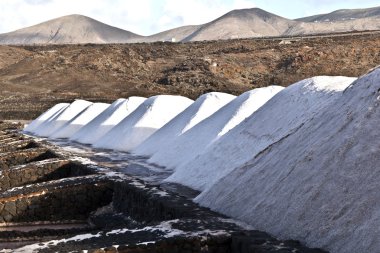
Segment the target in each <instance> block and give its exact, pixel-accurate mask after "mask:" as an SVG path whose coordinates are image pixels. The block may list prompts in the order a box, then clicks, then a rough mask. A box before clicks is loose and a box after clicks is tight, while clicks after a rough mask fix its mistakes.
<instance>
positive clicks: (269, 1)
mask: <svg viewBox="0 0 380 253" xmlns="http://www.w3.org/2000/svg"><path fill="white" fill-rule="evenodd" d="M374 6H380V2H379V0H376V1H374V0H361V1H357V0H336V1H333V0H137V1H135V0H0V33H3V32H9V31H13V30H16V29H19V28H22V27H25V26H30V25H34V24H36V23H40V22H43V21H46V20H49V19H53V18H56V17H60V16H64V15H69V14H82V15H86V16H89V17H92V18H95V19H97V20H99V21H102V22H104V23H107V24H110V25H113V26H117V27H120V28H122V29H126V30H129V31H132V32H135V33H138V34H141V35H150V34H153V33H157V32H160V31H163V30H167V29H170V28H174V27H178V26H182V25H191V24H202V23H206V22H208V21H211V20H213V19H215V18H217V17H219V16H221V15H223V14H225V13H227V12H228V11H230V10H233V9H242V8H253V7H258V8H262V9H264V10H267V11H269V12H272V13H275V14H277V15H280V16H283V17H286V18H290V19H294V18H298V17H303V16H309V15H314V14H320V13H327V12H330V11H333V10H337V9H343V8H345V9H350V8H368V7H374Z"/></svg>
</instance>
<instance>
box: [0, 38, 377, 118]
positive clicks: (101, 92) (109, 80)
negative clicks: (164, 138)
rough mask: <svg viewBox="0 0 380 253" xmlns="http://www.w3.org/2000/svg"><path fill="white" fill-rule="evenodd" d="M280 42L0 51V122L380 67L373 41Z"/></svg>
mask: <svg viewBox="0 0 380 253" xmlns="http://www.w3.org/2000/svg"><path fill="white" fill-rule="evenodd" d="M285 41H286V43H283V42H284V40H283V39H274V40H260V39H246V40H230V41H215V42H196V43H185V44H178V43H152V44H124V45H64V46H59V45H50V46H20V47H9V46H0V55H4V56H5V57H4V58H3V57H1V58H0V61H1V62H3V63H2V64H1V65H0V86H1V90H0V119H32V118H36V117H37V116H38V115H40V114H41V113H42V112H43V111H46V110H47V109H48V108H50V107H52V106H53V105H55V104H57V103H59V102H72V101H73V100H74V99H76V98H83V99H86V100H90V101H93V102H107V103H110V102H113V101H115V100H116V99H118V98H120V97H130V96H134V95H137V96H143V97H150V96H152V95H157V94H180V95H183V96H186V97H190V98H193V99H194V98H198V97H199V96H200V95H201V94H204V93H208V92H212V91H219V92H225V93H230V94H234V95H240V94H241V93H243V92H245V91H248V90H251V89H253V88H258V87H265V86H268V85H274V84H275V85H280V86H288V85H290V84H292V83H295V82H297V81H300V80H302V79H305V78H308V77H312V76H318V75H341V76H356V77H357V76H360V75H362V74H364V73H365V72H366V71H367V70H368V69H370V68H373V67H375V66H377V65H379V64H380V36H379V34H377V33H374V34H362V35H350V34H347V35H346V36H342V37H327V38H304V39H296V40H285ZM9 52H11V53H9ZM8 53H9V54H10V55H11V57H9V56H7V55H8ZM337 66H339V67H337Z"/></svg>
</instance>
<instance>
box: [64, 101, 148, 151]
mask: <svg viewBox="0 0 380 253" xmlns="http://www.w3.org/2000/svg"><path fill="white" fill-rule="evenodd" d="M145 100H146V98H142V97H129V98H127V99H125V98H120V99H118V100H116V101H115V102H113V103H112V104H111V105H110V106H109V107H108V108H107V109H106V110H105V111H103V112H102V113H101V114H99V115H98V116H97V117H96V118H94V119H93V120H92V121H91V122H89V123H88V124H87V125H85V126H83V127H82V128H81V129H80V130H79V131H78V132H76V133H75V134H74V135H73V136H72V137H70V140H74V141H77V142H80V143H85V144H93V143H95V142H97V141H98V140H99V139H100V138H101V137H103V136H104V135H105V134H106V133H107V132H108V131H110V130H111V129H112V128H113V127H114V126H115V125H117V124H118V123H119V122H120V121H122V120H123V119H124V118H125V117H127V116H128V115H129V114H131V113H132V112H133V111H134V110H135V109H136V108H137V107H138V106H140V105H141V104H142V103H143V102H144V101H145Z"/></svg>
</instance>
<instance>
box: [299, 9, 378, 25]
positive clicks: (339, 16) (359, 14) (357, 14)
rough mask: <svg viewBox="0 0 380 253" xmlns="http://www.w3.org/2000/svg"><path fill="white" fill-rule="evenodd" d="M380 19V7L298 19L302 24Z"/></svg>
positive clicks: (347, 10) (339, 11)
mask: <svg viewBox="0 0 380 253" xmlns="http://www.w3.org/2000/svg"><path fill="white" fill-rule="evenodd" d="M371 17H380V7H374V8H366V9H342V10H337V11H333V12H330V13H327V14H320V15H314V16H309V17H304V18H299V19H296V20H297V21H302V22H335V21H345V20H354V19H362V18H371Z"/></svg>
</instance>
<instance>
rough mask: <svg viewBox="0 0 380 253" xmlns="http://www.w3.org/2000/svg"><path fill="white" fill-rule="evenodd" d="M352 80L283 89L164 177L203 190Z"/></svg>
mask: <svg viewBox="0 0 380 253" xmlns="http://www.w3.org/2000/svg"><path fill="white" fill-rule="evenodd" d="M354 80H355V79H354V78H348V77H323V76H321V77H314V78H310V79H306V80H303V81H300V82H298V83H295V84H293V85H291V86H289V87H288V88H286V89H284V90H283V91H281V92H280V93H278V94H277V95H276V96H274V97H273V98H272V99H271V100H269V101H268V102H267V103H266V104H265V105H264V106H262V107H261V108H260V109H259V110H257V111H256V112H255V113H254V114H253V115H252V116H251V117H249V118H247V119H246V120H245V121H243V122H242V123H241V124H240V125H238V126H236V127H235V128H234V129H232V130H231V131H230V132H228V133H227V134H226V135H224V136H223V137H222V138H220V139H219V140H218V141H216V142H215V143H214V144H213V145H210V146H209V148H207V149H206V150H205V152H204V153H202V154H200V155H199V156H197V157H195V158H194V159H191V160H189V162H187V163H184V164H182V165H181V166H179V167H178V168H177V169H176V171H175V172H174V174H173V175H172V176H171V177H169V178H168V179H167V181H170V182H176V183H180V184H184V185H186V186H189V187H192V188H194V189H197V190H205V189H206V188H209V187H210V186H212V185H213V184H214V183H215V182H217V181H218V180H219V179H220V178H222V177H223V176H225V175H226V174H227V173H229V172H230V171H231V170H232V169H234V168H236V167H238V166H240V165H242V164H244V163H245V162H247V161H248V160H250V159H251V158H252V156H255V155H257V154H258V153H260V152H261V151H262V150H265V149H266V148H268V147H269V146H270V145H271V144H273V143H275V142H277V141H279V140H281V139H283V138H285V137H286V136H287V135H288V134H290V133H292V132H294V131H296V129H298V128H299V127H300V126H301V125H302V124H304V123H305V122H307V121H308V120H310V119H311V118H312V117H314V115H315V114H316V113H318V112H319V111H320V110H322V109H323V108H325V107H328V106H330V104H331V103H332V102H334V101H335V100H336V99H337V98H338V97H340V96H341V93H342V91H343V90H344V89H345V88H346V87H347V86H348V85H349V84H351V83H352V82H353V81H354Z"/></svg>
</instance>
